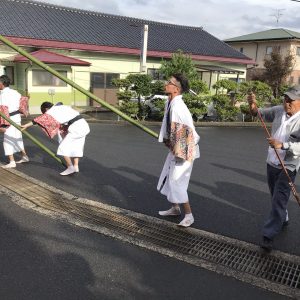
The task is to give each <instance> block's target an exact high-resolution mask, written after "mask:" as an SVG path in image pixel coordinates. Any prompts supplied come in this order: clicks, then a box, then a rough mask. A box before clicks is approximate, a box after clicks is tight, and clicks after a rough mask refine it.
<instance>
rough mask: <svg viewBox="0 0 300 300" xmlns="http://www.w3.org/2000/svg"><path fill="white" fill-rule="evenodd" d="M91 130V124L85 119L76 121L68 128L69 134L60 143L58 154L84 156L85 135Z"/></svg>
mask: <svg viewBox="0 0 300 300" xmlns="http://www.w3.org/2000/svg"><path fill="white" fill-rule="evenodd" d="M89 132H90V128H89V125H88V123H87V122H86V121H85V120H84V119H80V120H78V121H76V122H74V123H73V124H72V125H70V127H69V128H68V134H67V135H66V136H65V138H64V139H63V140H62V141H61V143H60V144H59V147H58V149H57V154H58V155H62V156H68V157H82V156H83V150H84V144H85V137H86V135H87V134H88V133H89Z"/></svg>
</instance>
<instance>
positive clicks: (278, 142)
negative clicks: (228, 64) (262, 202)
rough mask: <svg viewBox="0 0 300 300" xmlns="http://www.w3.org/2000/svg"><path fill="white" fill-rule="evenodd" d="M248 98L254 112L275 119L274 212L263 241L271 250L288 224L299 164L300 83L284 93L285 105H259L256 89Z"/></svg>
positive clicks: (271, 161)
mask: <svg viewBox="0 0 300 300" xmlns="http://www.w3.org/2000/svg"><path fill="white" fill-rule="evenodd" d="M247 100H248V103H249V107H250V111H251V113H252V115H255V116H256V115H257V114H258V115H259V116H260V115H261V116H262V118H263V119H264V120H265V121H267V122H272V132H271V137H270V138H268V143H269V150H268V157H267V180H268V186H269V190H270V193H271V212H270V214H269V217H268V219H267V220H266V222H265V224H264V226H263V230H262V235H263V239H262V242H261V247H262V248H263V249H264V250H266V251H271V250H272V248H273V239H274V237H275V236H276V235H277V234H278V233H279V232H280V231H281V230H282V229H283V228H284V227H285V226H287V225H288V221H289V217H288V211H287V203H288V200H289V197H290V192H291V184H293V183H294V181H295V178H296V174H297V171H298V169H299V166H300V85H298V86H295V87H292V88H290V89H289V90H288V91H287V92H286V93H284V102H283V105H279V106H274V107H270V108H264V109H258V108H257V105H256V98H255V94H253V93H251V94H249V96H248V99H247ZM274 149H276V152H277V154H276V153H275V151H274ZM277 155H278V156H279V158H278V157H277ZM281 162H282V163H283V167H282V165H281ZM284 169H285V170H284ZM286 172H287V174H286ZM290 181H291V182H290Z"/></svg>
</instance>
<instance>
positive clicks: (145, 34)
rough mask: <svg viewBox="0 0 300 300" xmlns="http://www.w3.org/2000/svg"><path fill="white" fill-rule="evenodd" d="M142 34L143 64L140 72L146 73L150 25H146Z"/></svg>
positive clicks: (141, 63)
mask: <svg viewBox="0 0 300 300" xmlns="http://www.w3.org/2000/svg"><path fill="white" fill-rule="evenodd" d="M142 30H143V34H142V49H141V62H140V72H141V73H145V72H146V68H147V66H146V63H147V48H148V25H146V24H144V27H143V29H142Z"/></svg>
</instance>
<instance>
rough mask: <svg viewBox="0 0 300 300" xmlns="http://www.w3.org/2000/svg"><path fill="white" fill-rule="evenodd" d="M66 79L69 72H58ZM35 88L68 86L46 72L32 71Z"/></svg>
mask: <svg viewBox="0 0 300 300" xmlns="http://www.w3.org/2000/svg"><path fill="white" fill-rule="evenodd" d="M57 72H58V73H59V74H61V75H62V76H64V77H67V71H57ZM32 85H33V86H58V87H59V86H67V83H66V82H64V81H62V80H61V79H59V78H57V77H56V76H54V75H52V74H51V73H49V72H47V71H44V70H32Z"/></svg>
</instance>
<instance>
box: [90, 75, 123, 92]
mask: <svg viewBox="0 0 300 300" xmlns="http://www.w3.org/2000/svg"><path fill="white" fill-rule="evenodd" d="M119 78H120V74H118V73H92V78H91V80H92V82H91V84H92V87H93V88H100V89H117V87H116V86H115V85H113V84H112V80H113V79H119Z"/></svg>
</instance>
